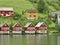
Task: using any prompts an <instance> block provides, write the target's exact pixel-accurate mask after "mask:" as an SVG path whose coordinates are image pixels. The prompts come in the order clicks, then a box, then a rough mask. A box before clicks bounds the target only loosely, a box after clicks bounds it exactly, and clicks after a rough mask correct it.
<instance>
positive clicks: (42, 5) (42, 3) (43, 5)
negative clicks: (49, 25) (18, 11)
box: [37, 0, 47, 13]
mask: <svg viewBox="0 0 60 45" xmlns="http://www.w3.org/2000/svg"><path fill="white" fill-rule="evenodd" d="M37 9H38V11H39V12H40V13H44V12H46V10H47V5H46V2H45V1H44V0H39V2H38V4H37Z"/></svg>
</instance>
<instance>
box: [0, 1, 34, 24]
mask: <svg viewBox="0 0 60 45" xmlns="http://www.w3.org/2000/svg"><path fill="white" fill-rule="evenodd" d="M0 7H13V8H14V12H16V13H18V14H22V11H24V10H26V9H35V8H34V7H33V5H32V4H31V2H29V1H27V0H0ZM22 16H23V17H24V15H22ZM23 17H21V18H22V19H23ZM21 18H20V19H19V20H13V19H12V18H9V17H4V18H0V22H6V23H8V24H11V23H16V22H19V21H20V22H22V21H23V20H24V19H23V20H22V21H21ZM23 22H24V21H23Z"/></svg>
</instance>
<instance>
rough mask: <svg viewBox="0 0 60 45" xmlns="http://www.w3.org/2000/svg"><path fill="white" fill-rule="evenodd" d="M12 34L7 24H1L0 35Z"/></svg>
mask: <svg viewBox="0 0 60 45" xmlns="http://www.w3.org/2000/svg"><path fill="white" fill-rule="evenodd" d="M9 32H10V27H9V25H8V24H6V23H2V24H0V33H9Z"/></svg>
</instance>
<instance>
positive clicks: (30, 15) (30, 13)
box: [25, 9, 39, 19]
mask: <svg viewBox="0 0 60 45" xmlns="http://www.w3.org/2000/svg"><path fill="white" fill-rule="evenodd" d="M25 17H26V18H27V19H38V17H39V16H38V11H37V10H33V9H27V10H25Z"/></svg>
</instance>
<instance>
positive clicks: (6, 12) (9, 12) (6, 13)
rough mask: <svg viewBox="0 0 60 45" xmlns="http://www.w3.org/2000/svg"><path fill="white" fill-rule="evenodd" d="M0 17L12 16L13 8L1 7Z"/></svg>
mask: <svg viewBox="0 0 60 45" xmlns="http://www.w3.org/2000/svg"><path fill="white" fill-rule="evenodd" d="M0 15H2V16H13V15H14V11H13V8H11V7H1V8H0Z"/></svg>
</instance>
